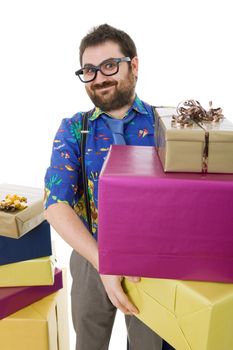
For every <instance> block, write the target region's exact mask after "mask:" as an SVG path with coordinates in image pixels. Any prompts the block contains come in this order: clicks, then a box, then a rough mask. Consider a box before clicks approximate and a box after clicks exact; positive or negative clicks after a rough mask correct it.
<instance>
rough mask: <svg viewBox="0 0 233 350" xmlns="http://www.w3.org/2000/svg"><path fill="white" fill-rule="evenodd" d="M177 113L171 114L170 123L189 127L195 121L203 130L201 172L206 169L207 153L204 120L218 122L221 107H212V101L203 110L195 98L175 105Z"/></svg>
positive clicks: (206, 132)
mask: <svg viewBox="0 0 233 350" xmlns="http://www.w3.org/2000/svg"><path fill="white" fill-rule="evenodd" d="M176 110H177V115H173V116H172V125H173V126H177V125H179V126H180V127H189V126H192V125H193V124H194V123H196V124H197V125H198V126H199V127H200V128H202V129H203V130H204V132H205V140H204V148H203V154H202V172H203V173H207V170H208V153H209V132H208V131H207V130H206V128H205V126H204V124H203V123H204V122H211V123H215V122H219V121H220V120H221V119H223V114H222V109H221V108H220V107H219V108H212V101H210V102H209V110H205V109H204V108H203V107H202V106H201V104H200V103H199V102H198V101H196V100H186V101H182V102H180V103H179V104H178V106H177V109H176Z"/></svg>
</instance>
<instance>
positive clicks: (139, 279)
mask: <svg viewBox="0 0 233 350" xmlns="http://www.w3.org/2000/svg"><path fill="white" fill-rule="evenodd" d="M125 278H127V280H128V281H130V282H134V283H137V282H140V281H141V277H134V276H125Z"/></svg>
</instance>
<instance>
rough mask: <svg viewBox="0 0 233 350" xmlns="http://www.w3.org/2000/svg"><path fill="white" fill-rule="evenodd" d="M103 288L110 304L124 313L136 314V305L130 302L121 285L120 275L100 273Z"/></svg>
mask: <svg viewBox="0 0 233 350" xmlns="http://www.w3.org/2000/svg"><path fill="white" fill-rule="evenodd" d="M100 277H101V280H102V282H103V285H104V288H105V290H106V292H107V294H108V297H109V299H110V300H111V302H112V304H113V305H114V306H115V307H117V308H118V309H119V310H121V311H122V312H123V313H124V314H127V315H131V314H138V313H139V311H138V309H137V308H136V306H135V305H134V304H133V303H131V301H130V300H129V298H128V297H127V295H126V294H125V293H124V291H123V288H122V286H121V277H120V276H110V275H100Z"/></svg>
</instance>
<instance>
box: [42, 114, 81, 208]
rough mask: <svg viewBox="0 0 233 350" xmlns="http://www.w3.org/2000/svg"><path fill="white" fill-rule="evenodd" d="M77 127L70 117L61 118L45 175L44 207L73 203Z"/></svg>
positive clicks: (77, 152)
mask: <svg viewBox="0 0 233 350" xmlns="http://www.w3.org/2000/svg"><path fill="white" fill-rule="evenodd" d="M79 124H80V123H79ZM77 129H78V128H77V123H75V122H73V121H72V119H63V120H62V122H61V125H60V127H59V129H58V131H57V133H56V136H55V139H54V141H53V148H52V156H51V162H50V166H49V168H48V169H47V171H46V175H45V201H44V207H45V209H47V208H48V207H49V206H50V205H51V204H54V203H59V202H63V203H66V204H69V205H70V206H71V207H73V205H74V203H75V196H76V192H77V183H78V173H79V171H80V147H79V143H78V137H77ZM78 136H79V137H80V130H79V135H78Z"/></svg>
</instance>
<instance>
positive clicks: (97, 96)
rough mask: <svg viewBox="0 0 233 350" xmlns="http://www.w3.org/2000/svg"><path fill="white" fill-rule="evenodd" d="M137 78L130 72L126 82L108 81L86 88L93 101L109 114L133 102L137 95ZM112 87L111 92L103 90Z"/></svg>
mask: <svg viewBox="0 0 233 350" xmlns="http://www.w3.org/2000/svg"><path fill="white" fill-rule="evenodd" d="M136 81H137V77H136V76H135V75H134V74H133V72H132V71H129V72H128V75H127V77H126V78H125V79H124V80H120V81H116V80H106V81H104V82H103V83H101V84H94V85H92V86H90V87H88V86H86V91H87V94H88V96H89V97H90V99H91V101H92V102H93V103H94V105H95V106H96V107H99V108H100V109H101V110H102V111H104V112H108V111H112V110H117V109H120V108H122V107H124V106H127V105H128V104H130V103H131V102H132V99H133V98H134V94H135V86H136ZM110 86H112V89H111V91H108V90H102V88H107V87H110Z"/></svg>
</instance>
